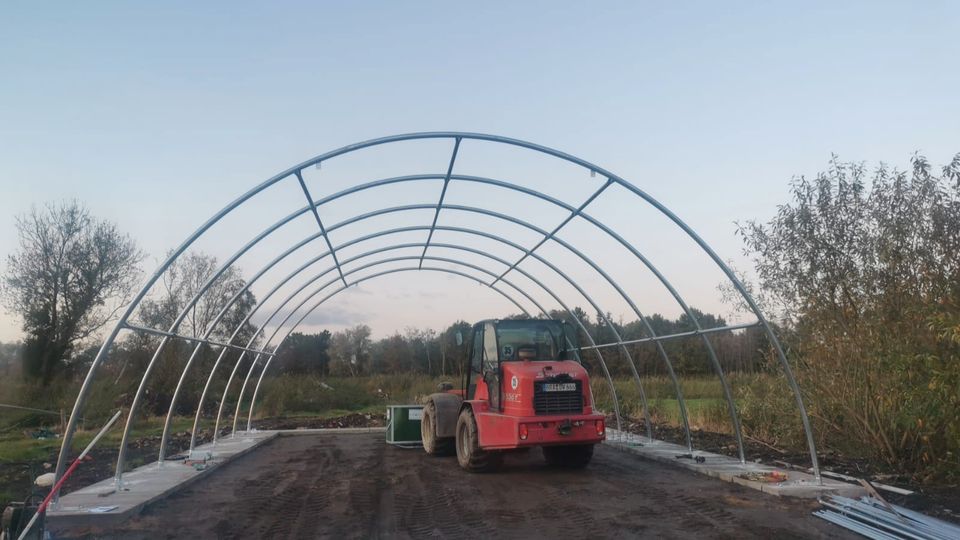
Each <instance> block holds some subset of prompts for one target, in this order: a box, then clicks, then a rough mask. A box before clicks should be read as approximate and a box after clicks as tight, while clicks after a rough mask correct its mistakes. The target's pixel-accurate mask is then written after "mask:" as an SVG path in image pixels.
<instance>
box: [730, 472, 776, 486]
mask: <svg viewBox="0 0 960 540" xmlns="http://www.w3.org/2000/svg"><path fill="white" fill-rule="evenodd" d="M737 478H743V479H744V480H751V481H753V482H763V483H765V484H777V483H780V482H786V481H787V479H788V478H789V477H788V476H787V473H785V472H782V471H766V472H759V471H758V472H750V473H743V474H741V475H738V476H737Z"/></svg>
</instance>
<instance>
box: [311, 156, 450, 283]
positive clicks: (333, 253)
mask: <svg viewBox="0 0 960 540" xmlns="http://www.w3.org/2000/svg"><path fill="white" fill-rule="evenodd" d="M457 141H458V142H459V139H457ZM294 174H296V175H297V181H298V182H300V189H302V190H303V196H304V197H306V198H307V204H308V205H310V211H311V212H313V217H314V218H316V220H317V225H319V226H320V234H322V235H323V239H324V240H325V241H326V242H327V249H329V250H330V256H331V257H333V264H335V265H336V266H337V273H339V274H340V280H341V281H343V284H344V285H346V284H347V280H346V278H344V277H343V269H342V268H341V267H340V261H339V260H338V259H337V252H336V250H334V249H333V244H331V243H330V237H329V236H327V229H326V227H324V226H323V221H321V220H320V213H319V212H317V205H316V204H314V202H313V197H312V196H311V195H310V190H309V189H307V184H306V182H304V181H303V175H302V174H301V173H300V171H294ZM447 176H449V173H447ZM434 221H436V220H434Z"/></svg>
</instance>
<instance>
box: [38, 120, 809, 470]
mask: <svg viewBox="0 0 960 540" xmlns="http://www.w3.org/2000/svg"><path fill="white" fill-rule="evenodd" d="M435 138H454V139H476V140H483V141H489V142H496V143H503V144H508V145H514V146H518V147H522V148H526V149H529V150H533V151H537V152H541V153H543V154H546V155H551V156H554V157H557V158H559V159H563V160H566V161H568V162H571V163H574V164H578V165H580V166H583V167H585V168H587V169H588V170H591V171H596V172H599V173H601V174H602V175H604V176H606V177H607V178H608V179H609V180H612V181H614V182H616V183H618V184H620V185H622V186H624V187H626V188H627V189H629V190H630V191H631V192H633V193H634V194H635V195H637V196H639V197H641V198H642V199H644V200H645V201H647V202H648V203H649V204H651V205H653V206H654V207H655V208H657V209H658V210H659V211H660V212H661V213H663V214H664V215H666V216H667V217H668V218H669V219H671V220H672V221H673V222H674V223H675V224H677V225H678V226H679V227H680V228H681V229H682V230H683V231H684V232H685V233H687V235H688V236H690V237H691V238H692V239H693V240H694V241H695V242H696V243H697V244H698V245H699V246H700V247H701V249H703V250H704V251H705V252H706V253H707V254H708V255H709V256H710V257H711V259H712V260H713V261H714V262H715V263H716V264H717V265H718V266H719V267H720V268H721V269H722V270H723V271H724V273H725V275H726V276H727V277H728V279H730V281H731V283H733V285H734V287H735V289H736V290H737V291H738V292H739V293H740V294H741V296H742V297H743V298H744V300H745V301H746V302H747V303H748V305H749V306H750V308H751V310H752V311H753V312H754V314H755V315H756V316H757V318H758V320H760V321H761V323H762V325H763V327H764V329H765V331H766V333H767V335H768V337H769V338H770V340H771V341H772V342H773V344H774V347H775V349H776V350H777V354H778V359H779V360H780V363H781V365H782V367H783V368H784V375H785V377H786V378H787V381H788V384H789V386H790V387H791V390H792V391H793V393H794V397H795V399H796V401H797V405H798V409H799V411H800V414H801V420H802V422H803V425H804V430H805V433H806V436H807V442H808V447H809V449H810V453H811V460H812V462H813V463H812V464H813V468H814V472H815V474H816V476H817V478H818V479H819V476H820V475H819V464H818V461H817V456H816V447H815V444H814V441H813V435H812V430H811V427H810V423H809V418H808V416H807V413H806V408H805V407H804V405H803V399H802V395H801V394H800V390H799V386H798V385H797V384H796V379H795V378H794V376H793V373H792V370H791V368H790V366H789V362H788V361H787V359H786V356H785V354H784V353H783V349H782V346H781V344H780V342H779V340H778V339H777V337H776V335H775V333H774V332H773V330H772V328H771V327H770V325H769V323H768V322H767V320H766V319H765V317H764V316H763V315H762V312H761V311H760V309H759V307H758V306H757V304H756V302H755V301H754V300H753V298H752V297H751V296H750V294H749V293H748V291H747V290H746V289H745V287H744V286H743V284H742V283H741V282H740V281H739V279H738V278H737V277H736V276H735V275H734V274H733V272H732V270H731V269H730V268H729V267H728V266H727V265H726V264H724V263H723V261H722V260H721V259H720V258H719V257H718V256H717V254H716V253H715V252H714V251H713V250H712V249H711V248H710V247H709V245H707V244H706V242H705V241H703V239H702V238H700V237H699V236H698V235H696V233H695V232H694V231H693V230H692V229H690V227H689V226H688V225H686V223H684V222H683V221H682V220H680V219H679V218H678V217H677V216H676V215H675V214H673V213H672V212H670V211H669V210H668V209H667V208H665V207H664V206H663V205H662V204H660V203H659V202H658V201H656V200H655V199H653V198H652V197H651V196H649V195H648V194H646V193H645V192H643V191H642V190H640V189H639V188H637V187H635V186H633V185H632V184H630V183H629V182H627V181H625V180H623V179H622V178H620V177H618V176H617V175H614V174H612V173H610V172H609V171H607V170H605V169H603V168H601V167H597V166H595V165H594V164H592V163H590V162H587V161H584V160H581V159H579V158H576V157H574V156H571V155H569V154H566V153H563V152H559V151H557V150H553V149H550V148H547V147H543V146H540V145H536V144H533V143H527V142H525V141H519V140H516V139H510V138H506V137H498V136H492V135H483V134H475V133H459V132H434V133H414V134H406V135H396V136H391V137H383V138H380V139H373V140H370V141H365V142H361V143H357V144H353V145H348V146H345V147H342V148H339V149H336V150H333V151H331V152H327V153H325V154H322V155H320V156H317V157H315V158H312V159H310V160H307V161H305V162H303V163H301V164H299V165H296V166H294V167H291V168H290V169H288V170H287V171H284V172H282V173H280V174H278V175H276V176H274V177H272V178H270V179H268V180H267V181H265V182H263V183H261V184H259V185H258V186H255V187H254V188H252V189H251V190H249V191H248V192H246V193H245V194H244V195H242V196H241V197H239V198H238V199H236V200H234V201H233V202H232V203H230V204H228V205H227V206H226V207H224V208H223V209H222V210H221V211H220V212H218V213H217V214H215V215H214V216H212V217H211V218H210V219H209V220H207V222H205V223H204V224H203V225H201V226H200V227H199V228H198V229H197V230H196V231H194V233H193V234H191V235H190V236H189V237H188V238H187V239H186V240H185V241H184V242H183V243H182V244H181V245H180V247H179V248H178V249H177V250H175V251H174V252H173V253H171V255H170V256H169V257H168V258H167V260H166V261H165V262H164V263H163V264H161V265H160V267H159V268H158V269H157V270H156V271H155V273H154V274H153V276H152V277H151V278H149V279H148V280H147V282H146V284H145V285H144V287H143V288H142V289H141V291H140V292H139V293H138V294H137V296H136V297H135V298H134V300H133V302H131V304H130V305H129V306H128V307H127V310H126V311H125V312H124V314H123V315H122V316H121V318H120V320H119V321H118V323H117V324H116V325H115V326H114V328H113V330H112V331H111V333H110V335H109V336H108V338H107V339H106V340H105V342H104V344H103V346H102V347H101V349H100V351H99V352H98V354H97V357H96V358H95V359H94V361H93V363H92V365H91V367H90V370H89V371H88V372H87V376H86V377H85V379H84V383H83V385H82V386H81V389H80V392H79V393H78V397H77V401H76V402H75V403H74V408H73V411H72V412H71V417H70V421H69V422H68V425H67V430H66V432H65V434H64V439H63V443H62V445H61V452H60V456H59V459H58V464H57V477H58V478H59V477H60V476H61V475H62V472H63V468H64V465H65V460H66V455H67V453H68V451H69V448H70V444H71V442H72V438H73V434H74V432H75V430H76V421H77V418H78V413H79V412H80V410H81V409H82V408H83V406H84V404H85V402H86V397H87V394H88V393H89V389H90V383H91V381H92V377H93V375H94V373H95V370H96V368H97V367H98V366H99V364H100V363H101V362H102V361H103V359H104V358H105V356H106V354H107V353H108V352H109V349H110V347H111V346H112V344H113V342H114V341H115V339H116V337H117V335H118V334H119V331H120V330H121V329H123V327H124V325H125V324H126V321H127V319H128V318H129V316H130V315H131V314H132V312H133V310H134V309H135V308H136V307H137V306H138V305H139V303H140V302H141V300H142V299H143V297H144V296H145V294H146V293H147V292H148V291H149V288H150V287H152V285H153V284H154V283H155V282H156V281H157V280H158V279H159V277H160V276H161V275H162V273H163V272H164V271H166V269H167V268H168V267H169V266H170V264H171V263H172V262H173V261H174V260H175V259H176V258H177V257H179V256H180V255H181V254H182V253H183V252H184V251H185V250H186V249H187V248H188V247H189V246H190V245H191V244H192V243H193V242H194V241H195V240H196V239H197V238H198V237H199V236H200V235H202V234H203V233H204V232H206V230H208V229H209V228H210V227H211V226H212V225H213V224H215V223H216V222H218V221H219V220H220V219H222V217H223V216H225V215H226V214H227V213H229V212H231V211H232V210H233V209H235V208H236V207H237V206H239V205H240V204H242V203H244V202H245V201H247V200H248V199H249V198H250V197H252V196H253V195H255V194H256V193H259V192H260V191H263V190H264V189H266V188H268V187H270V186H271V185H273V184H275V183H276V182H278V181H279V180H281V179H283V178H285V177H287V176H290V175H291V174H293V172H294V171H300V170H302V169H303V168H305V167H308V166H310V165H314V164H317V163H320V162H322V161H324V160H327V159H330V158H333V157H336V156H339V155H342V154H346V153H349V152H353V151H356V150H359V149H362V148H368V147H372V146H377V145H381V144H386V143H390V142H396V141H405V140H418V139H435Z"/></svg>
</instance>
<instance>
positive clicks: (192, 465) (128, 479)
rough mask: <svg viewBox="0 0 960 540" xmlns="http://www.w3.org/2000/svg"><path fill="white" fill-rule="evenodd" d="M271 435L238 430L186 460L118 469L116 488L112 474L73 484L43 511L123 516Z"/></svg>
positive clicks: (60, 516) (86, 521) (55, 517)
mask: <svg viewBox="0 0 960 540" xmlns="http://www.w3.org/2000/svg"><path fill="white" fill-rule="evenodd" d="M277 435H278V432H276V431H261V432H250V433H238V434H237V436H235V437H227V438H224V439H220V440H219V441H217V443H216V445H214V444H212V443H210V444H204V445H201V446H198V447H196V448H195V449H194V452H193V455H191V456H190V460H172V461H165V462H164V463H163V465H162V466H160V465H159V464H158V462H156V461H154V462H153V463H150V464H147V465H144V466H142V467H138V468H136V469H134V470H132V471H129V472H127V473H124V475H123V485H122V486H121V488H120V489H117V483H116V480H115V479H114V478H109V479H107V480H103V481H100V482H97V483H96V484H93V485H91V486H87V487H85V488H82V489H78V490H77V491H74V492H71V493H68V494H66V495H64V496H62V497H60V502H59V503H58V504H57V506H56V508H51V509H50V510H48V511H47V526H48V527H51V528H57V527H74V526H85V525H108V524H110V523H116V522H119V521H122V520H125V519H127V518H129V517H130V516H134V515H136V514H138V513H140V511H141V510H142V509H143V508H144V507H145V506H147V505H148V504H150V503H152V502H156V501H158V500H160V499H163V498H164V497H167V496H169V495H171V494H172V493H174V492H176V491H177V490H179V489H182V488H183V487H184V486H187V485H189V484H190V483H192V482H195V481H197V480H199V479H200V478H203V477H204V476H206V475H208V474H210V472H212V471H213V470H215V469H216V468H217V467H219V466H220V465H223V464H224V463H227V462H229V461H231V460H233V459H236V458H238V457H240V456H242V455H243V454H246V453H247V452H250V451H251V450H253V449H255V448H257V447H258V446H260V445H262V444H264V443H266V442H267V441H270V440H271V439H273V438H275V437H276V436H277Z"/></svg>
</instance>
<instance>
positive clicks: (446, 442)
mask: <svg viewBox="0 0 960 540" xmlns="http://www.w3.org/2000/svg"><path fill="white" fill-rule="evenodd" d="M420 439H421V440H422V441H423V449H424V450H426V451H427V453H428V454H430V455H431V456H452V455H453V452H454V444H455V442H456V441H455V439H454V438H453V437H437V406H436V405H435V404H434V403H433V401H428V402H427V404H426V405H424V406H423V418H421V419H420Z"/></svg>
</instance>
